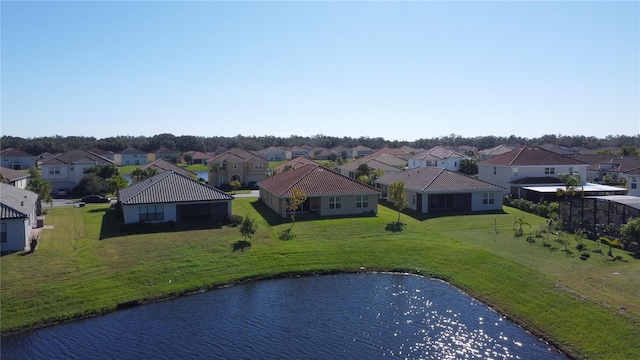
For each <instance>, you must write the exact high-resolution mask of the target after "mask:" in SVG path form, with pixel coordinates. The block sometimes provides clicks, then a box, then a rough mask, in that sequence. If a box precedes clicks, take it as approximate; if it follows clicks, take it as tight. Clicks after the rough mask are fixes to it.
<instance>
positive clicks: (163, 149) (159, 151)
mask: <svg viewBox="0 0 640 360" xmlns="http://www.w3.org/2000/svg"><path fill="white" fill-rule="evenodd" d="M153 153H154V154H172V155H173V154H179V153H180V151H178V150H171V149H169V148H166V147H164V146H161V147H159V148H158V149H157V150H156V151H154V152H153Z"/></svg>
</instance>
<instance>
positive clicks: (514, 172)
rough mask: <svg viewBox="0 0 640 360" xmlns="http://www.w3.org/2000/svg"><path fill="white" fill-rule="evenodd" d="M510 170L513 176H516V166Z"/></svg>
mask: <svg viewBox="0 0 640 360" xmlns="http://www.w3.org/2000/svg"><path fill="white" fill-rule="evenodd" d="M511 171H512V172H513V177H516V176H518V168H517V167H514V168H513V169H511Z"/></svg>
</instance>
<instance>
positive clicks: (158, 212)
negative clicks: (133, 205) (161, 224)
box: [140, 205, 164, 221]
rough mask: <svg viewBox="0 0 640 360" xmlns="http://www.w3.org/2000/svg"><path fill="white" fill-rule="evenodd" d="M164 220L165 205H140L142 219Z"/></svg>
mask: <svg viewBox="0 0 640 360" xmlns="http://www.w3.org/2000/svg"><path fill="white" fill-rule="evenodd" d="M157 220H164V206H163V205H151V206H140V221H157Z"/></svg>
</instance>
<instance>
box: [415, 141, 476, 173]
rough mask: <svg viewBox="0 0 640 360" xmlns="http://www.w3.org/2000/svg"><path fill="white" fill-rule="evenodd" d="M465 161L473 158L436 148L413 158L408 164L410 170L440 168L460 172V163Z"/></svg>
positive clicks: (440, 147)
mask: <svg viewBox="0 0 640 360" xmlns="http://www.w3.org/2000/svg"><path fill="white" fill-rule="evenodd" d="M463 159H471V158H470V157H468V156H467V155H464V154H462V153H459V152H457V151H455V150H451V149H447V148H445V147H442V146H436V147H433V148H431V149H429V150H426V151H422V152H419V153H417V154H415V155H413V156H411V157H410V158H409V161H408V164H409V169H415V168H417V167H439V168H443V169H447V170H451V171H458V169H459V168H460V161H462V160H463Z"/></svg>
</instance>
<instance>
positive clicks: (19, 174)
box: [0, 167, 31, 181]
mask: <svg viewBox="0 0 640 360" xmlns="http://www.w3.org/2000/svg"><path fill="white" fill-rule="evenodd" d="M0 174H2V176H4V178H5V179H7V180H9V181H16V180H20V179H24V178H28V177H31V174H29V173H28V172H24V171H19V170H13V169H9V168H6V167H0Z"/></svg>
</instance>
